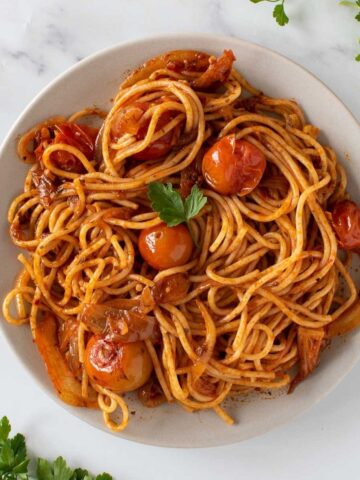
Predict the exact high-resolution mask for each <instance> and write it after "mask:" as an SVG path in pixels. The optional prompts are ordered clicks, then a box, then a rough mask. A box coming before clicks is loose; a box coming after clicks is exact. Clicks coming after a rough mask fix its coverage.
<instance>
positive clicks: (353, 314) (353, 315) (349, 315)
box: [327, 300, 360, 338]
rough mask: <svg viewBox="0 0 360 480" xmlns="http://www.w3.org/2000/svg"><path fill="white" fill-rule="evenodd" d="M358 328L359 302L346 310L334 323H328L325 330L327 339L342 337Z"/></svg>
mask: <svg viewBox="0 0 360 480" xmlns="http://www.w3.org/2000/svg"><path fill="white" fill-rule="evenodd" d="M359 326H360V300H358V301H357V302H356V303H354V305H352V306H351V307H350V308H348V309H347V310H346V311H345V312H344V313H343V314H342V315H340V317H339V318H338V319H337V320H335V322H333V323H330V325H329V326H328V328H327V336H328V337H329V338H333V337H336V336H338V335H344V334H345V333H348V332H350V331H351V330H353V329H354V328H357V327H359Z"/></svg>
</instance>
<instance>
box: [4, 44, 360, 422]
mask: <svg viewBox="0 0 360 480" xmlns="http://www.w3.org/2000/svg"><path fill="white" fill-rule="evenodd" d="M233 60H234V57H233V55H232V52H226V51H225V52H224V54H223V55H222V56H221V57H220V58H218V59H215V58H214V57H209V56H208V55H207V54H204V53H199V52H187V51H178V52H170V53H168V54H165V55H162V56H160V57H156V58H155V59H152V60H150V61H149V62H147V63H146V64H145V65H144V66H143V67H142V68H140V69H139V70H137V71H135V72H134V73H133V74H132V75H130V77H129V78H128V79H127V80H126V81H125V82H124V83H123V84H122V85H121V87H120V89H119V92H118V94H117V96H116V98H115V100H114V103H113V106H112V108H111V110H110V112H108V113H106V112H102V111H100V110H97V109H86V110H84V111H82V112H77V113H75V114H74V115H72V116H71V117H70V118H65V117H54V118H52V119H50V120H47V121H45V122H43V123H41V124H40V125H36V126H35V127H34V128H33V129H32V130H30V131H29V132H27V133H25V134H24V135H23V136H22V137H21V139H20V141H19V145H18V153H19V156H20V157H21V158H22V159H23V160H24V161H26V162H28V163H29V164H31V167H30V170H29V173H28V175H27V177H26V179H25V184H24V191H23V193H21V194H20V195H19V196H18V197H17V198H15V199H14V201H13V202H12V204H11V206H10V209H9V223H10V234H11V238H12V240H13V242H14V243H15V244H16V245H17V246H18V247H19V248H21V249H23V250H25V251H26V252H27V254H26V255H24V254H20V255H19V257H18V258H19V261H20V262H21V263H22V270H21V272H20V274H19V275H18V277H17V279H16V282H15V286H14V288H13V289H12V290H11V291H10V293H9V294H8V295H7V297H6V298H5V300H4V304H3V313H4V317H5V319H6V320H7V321H8V322H10V323H13V324H14V325H22V324H24V323H29V324H30V327H31V332H32V335H33V337H34V339H35V342H36V344H37V346H38V348H39V351H40V354H41V356H42V358H43V360H44V362H45V364H46V366H47V369H48V373H49V375H50V378H51V380H52V382H53V384H54V386H55V388H56V389H57V391H58V393H59V395H60V397H61V398H62V399H63V400H64V401H66V402H67V403H69V404H71V405H75V406H88V407H99V408H100V409H101V410H102V412H103V417H104V421H105V423H106V424H107V425H108V427H109V428H110V429H112V430H115V431H119V430H122V429H123V428H125V427H126V425H127V423H128V410H127V405H126V402H125V400H124V399H123V396H122V394H123V393H124V392H126V391H129V390H135V389H139V390H140V397H141V398H143V399H144V398H145V400H146V402H147V403H151V404H153V405H155V404H158V403H161V401H162V400H166V401H168V402H172V401H176V402H178V403H180V404H181V405H182V406H183V407H184V408H185V409H186V410H188V411H190V412H192V411H196V410H204V409H213V410H214V411H215V412H216V413H217V414H218V415H219V416H220V418H222V419H223V420H224V421H225V422H227V423H229V424H231V423H232V422H233V419H232V418H231V417H230V416H229V415H228V414H227V413H226V412H225V411H224V409H223V408H222V407H221V404H222V402H223V400H224V399H225V398H227V397H228V396H231V395H234V394H241V393H242V392H245V391H247V390H249V389H266V390H267V389H279V388H282V387H284V386H286V385H290V384H291V388H292V389H293V388H294V387H295V385H296V384H297V383H298V382H299V381H300V380H302V379H304V378H305V377H306V376H307V375H308V374H309V373H311V371H312V370H313V369H314V368H315V366H316V364H317V362H318V358H319V355H320V351H321V349H322V348H323V347H324V345H325V343H326V340H327V339H328V338H329V337H330V336H331V335H330V334H329V325H340V332H339V331H337V332H336V333H341V322H343V321H344V318H347V317H346V313H345V316H344V315H343V314H344V312H347V311H348V309H349V308H350V307H352V306H353V305H357V304H356V303H355V302H356V300H357V291H356V287H355V285H354V282H353V280H352V279H351V277H350V274H349V265H350V261H351V257H350V253H347V255H345V256H344V257H341V258H340V257H339V256H338V242H339V238H337V236H336V234H335V232H334V228H333V225H332V223H333V220H332V219H331V214H330V213H329V212H331V211H332V210H333V208H334V206H336V205H338V204H339V203H341V202H342V201H344V200H345V198H346V196H347V195H346V191H345V189H346V175H345V172H344V170H343V168H342V167H341V165H340V164H339V163H338V161H337V159H336V156H335V153H334V151H333V150H332V149H331V148H330V147H327V146H324V145H322V144H321V143H320V141H319V140H318V138H317V137H318V133H319V130H318V129H317V128H316V127H314V126H313V125H310V124H308V123H307V121H306V118H305V116H304V114H303V112H302V111H301V109H300V107H299V106H298V104H297V103H296V102H295V101H293V100H287V99H275V98H271V97H268V96H266V95H264V94H262V93H261V92H260V91H258V90H257V89H256V88H254V87H253V86H251V85H250V84H249V83H248V82H247V81H246V80H245V79H244V78H243V77H242V75H240V74H239V73H238V72H237V71H235V70H233V69H232V68H231V66H232V62H233ZM89 117H96V118H98V119H100V121H101V124H102V125H101V129H100V132H98V130H97V129H94V128H90V127H87V126H84V125H85V123H86V121H87V120H88V119H89ZM84 122H85V123H84ZM221 139H231V140H229V142H235V143H233V144H232V145H243V146H245V147H244V148H247V149H248V151H250V152H255V153H256V155H257V156H258V158H259V159H262V158H264V159H266V168H265V171H262V172H261V175H260V177H261V178H259V179H258V180H259V181H258V182H256V185H252V186H251V188H248V187H249V185H245V187H247V190H246V192H245V194H244V191H240V190H238V191H237V192H234V191H231V192H230V193H227V194H224V193H221V191H222V189H221V188H222V187H221V188H220V187H218V188H217V187H216V186H215V187H214V186H213V185H212V184H211V182H210V181H208V179H207V178H206V175H205V173H206V172H205V173H204V168H205V167H204V162H205V158H210V157H206V155H208V153H206V152H209V149H211V148H215V149H216V148H217V147H216V146H217V145H218V143H217V142H219V140H221ZM243 140H245V141H246V142H245V143H241V141H243ZM229 145H230V143H229ZM249 145H250V146H249ZM214 146H215V147H214ZM225 147H226V145H225ZM226 148H228V147H226ZM236 148H237V147H236ZM219 152H220V153H221V151H220V150H217V151H216V155H220V153H219ZM204 155H205V156H204ZM214 158H215V157H214ZM216 158H218V157H216ZM203 159H204V160H203ZM210 161H211V158H210ZM201 164H202V168H201ZM263 165H264V166H265V163H264V164H263ZM225 170H226V168H225ZM254 172H255V173H254V175H255V176H256V175H257V174H258V173H259V172H258V171H256V170H255V171H254ZM222 173H224V175H225V174H226V171H225V172H222ZM204 177H205V181H204ZM220 180H221V179H220ZM227 181H228V182H229V179H228V180H227ZM248 181H249V179H248ZM153 182H161V183H166V184H168V183H170V184H171V185H172V186H173V188H174V189H175V190H180V191H181V194H182V196H183V197H184V198H185V197H186V196H187V195H188V194H189V193H190V191H191V190H192V187H193V186H194V185H198V186H199V187H200V189H201V192H202V194H203V195H204V196H206V197H207V203H206V205H205V206H204V207H203V208H202V209H201V210H200V212H199V213H198V214H197V215H196V216H195V217H194V218H192V219H191V220H189V222H188V226H185V225H183V229H185V230H186V229H188V230H189V231H190V233H191V238H192V240H191V241H193V244H191V246H190V251H189V252H191V255H188V257H187V258H185V259H184V262H183V263H181V261H180V263H179V262H177V263H176V264H174V265H173V266H171V265H170V264H166V265H167V266H166V268H164V267H161V268H154V265H153V266H151V262H150V263H149V262H146V261H144V260H143V258H142V257H141V255H140V253H141V254H142V251H141V248H140V247H141V245H140V243H139V242H140V236H141V235H142V232H147V231H150V230H152V229H156V228H160V229H161V228H162V226H163V225H164V224H163V222H162V220H161V219H160V217H159V214H158V212H157V211H154V210H153V209H152V206H151V202H150V200H149V198H148V186H149V185H150V184H152V183H153ZM230 183H231V179H230ZM250 183H251V182H250ZM219 192H220V193H219ZM154 231H155V230H154ZM174 231H175V230H174ZM186 231H187V230H186ZM335 231H336V230H335ZM185 234H186V233H184V235H185ZM177 235H178V236H176V238H175V241H174V243H173V244H172V245H170V247H169V246H167V248H168V250H169V249H170V251H172V250H174V251H175V249H176V243H177V241H178V240H177V239H179V242H180V236H179V235H180V230H178V233H177ZM156 238H157V237H156ZM343 244H344V242H343ZM340 246H344V245H340ZM139 249H140V250H139ZM351 249H353V247H351V248H349V249H348V250H351ZM155 254H156V252H155ZM143 256H144V255H143ZM161 256H165V257H166V250H165V251H164V252H162V253H158V257H161ZM158 260H159V261H160V260H164V258H161V259H160V258H158ZM169 265H170V266H169ZM155 266H156V265H155ZM340 281H344V282H345V283H346V286H347V287H346V289H345V290H342V291H343V292H345V293H343V294H341V293H340V289H339V285H340ZM339 322H340V323H339ZM356 323H357V321H356V322H355V324H356ZM354 326H355V325H351V326H350V327H349V325H347V328H346V329H347V330H349V329H351V328H353V327H354ZM335 330H336V328H335ZM338 330H339V329H338ZM101 342H102V343H101ZM89 352H90V353H89ZM109 365H110V367H109ZM293 367H295V368H297V369H298V373H297V374H296V376H295V377H294V378H292V377H293V374H292V373H291V371H292V368H293ZM110 370H111V371H110ZM114 371H115V374H114ZM109 372H110V373H109ZM113 374H114V375H113ZM115 377H116V378H115ZM144 384H145V385H144ZM118 409H120V410H121V411H122V418H121V420H120V421H116V417H114V416H113V414H114V412H116V411H117V410H118Z"/></svg>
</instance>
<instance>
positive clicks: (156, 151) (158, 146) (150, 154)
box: [133, 111, 179, 160]
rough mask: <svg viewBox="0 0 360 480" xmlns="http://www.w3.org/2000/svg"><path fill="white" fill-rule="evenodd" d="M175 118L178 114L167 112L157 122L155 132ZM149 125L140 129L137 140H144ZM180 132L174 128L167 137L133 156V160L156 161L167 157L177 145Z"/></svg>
mask: <svg viewBox="0 0 360 480" xmlns="http://www.w3.org/2000/svg"><path fill="white" fill-rule="evenodd" d="M175 116H176V112H171V111H165V112H164V113H163V114H162V115H161V117H160V118H159V120H158V122H157V125H156V130H155V132H158V131H159V130H161V129H162V128H164V127H165V126H166V125H167V124H168V123H169V122H171V120H173V118H174V117H175ZM149 123H150V121H149V122H146V123H145V124H144V125H142V126H141V127H140V129H139V131H138V133H137V135H136V138H137V140H143V139H144V138H145V137H146V133H147V130H148V126H149ZM178 132H179V128H178V127H175V128H172V129H171V130H170V131H169V132H168V133H165V135H163V136H162V137H160V138H159V139H157V140H155V141H154V142H152V143H150V145H149V146H148V147H146V148H144V150H142V151H141V152H139V153H136V154H135V155H133V158H135V159H136V160H156V159H158V158H160V157H163V156H164V155H167V154H168V153H169V152H170V150H171V149H172V147H173V146H174V144H175V143H176V140H177V136H178Z"/></svg>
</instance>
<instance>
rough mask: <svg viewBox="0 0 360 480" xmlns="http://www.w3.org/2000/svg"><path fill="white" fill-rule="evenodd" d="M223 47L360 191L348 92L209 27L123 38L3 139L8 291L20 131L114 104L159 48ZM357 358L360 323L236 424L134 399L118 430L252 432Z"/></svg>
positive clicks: (204, 440)
mask: <svg viewBox="0 0 360 480" xmlns="http://www.w3.org/2000/svg"><path fill="white" fill-rule="evenodd" d="M224 48H226V49H229V48H231V49H232V50H233V51H234V53H235V55H236V57H237V62H236V67H237V68H238V69H239V70H241V72H242V73H243V74H244V75H245V76H246V78H247V79H248V80H250V82H251V83H252V84H254V85H256V86H257V87H259V88H260V89H261V90H263V91H264V92H266V94H268V95H272V96H274V97H283V98H284V97H285V98H286V97H288V98H295V99H296V100H297V101H298V102H299V103H300V104H301V105H302V107H303V108H304V109H305V112H306V114H307V117H308V120H309V122H311V123H313V124H315V125H317V126H319V127H320V128H321V130H322V132H323V139H324V140H326V141H328V142H329V143H330V144H331V145H332V146H333V147H334V148H335V150H336V151H337V153H338V155H339V158H340V159H341V160H342V161H343V163H344V164H345V167H346V168H347V171H348V173H349V179H350V192H351V193H352V195H353V197H354V198H355V199H356V197H359V196H358V194H357V188H356V185H360V168H359V167H360V165H359V164H358V163H357V162H356V160H357V159H358V162H360V158H359V138H360V126H359V124H358V123H357V121H356V120H355V118H354V117H353V116H352V115H351V113H350V112H349V111H348V110H347V109H346V108H345V106H344V105H343V104H342V103H341V101H340V100H339V99H338V98H337V97H336V96H335V95H334V94H333V93H332V92H331V91H330V90H329V89H328V88H327V87H325V86H324V85H323V84H322V83H321V82H320V81H319V80H317V79H316V78H315V77H313V76H312V75H311V74H310V73H309V72H307V71H306V70H304V69H303V68H301V67H300V66H298V65H296V64H295V63H293V62H291V61H290V60H288V59H286V58H284V57H282V56H280V55H278V54H277V53H274V52H272V51H270V50H267V49H266V48H263V47H260V46H257V45H254V44H250V43H247V42H244V41H242V40H237V39H235V38H226V37H216V36H212V35H202V34H201V35H186V36H182V35H176V36H163V37H157V38H151V39H145V40H140V41H136V42H132V43H128V44H122V45H119V46H116V47H114V48H111V49H108V50H105V51H102V52H100V53H98V54H96V55H93V56H91V57H89V58H88V59H86V60H83V61H82V62H80V63H78V64H77V65H76V66H74V67H73V68H71V69H70V70H68V71H67V72H66V73H64V74H63V75H61V76H60V77H59V78H58V79H56V80H55V81H54V82H52V83H51V84H50V85H49V86H48V87H47V88H45V90H43V91H42V92H41V93H40V94H39V95H38V96H37V97H36V98H35V99H34V100H33V102H32V103H31V104H30V105H29V106H28V108H26V110H25V111H24V113H23V114H22V115H21V116H20V118H19V119H18V121H17V122H16V123H15V125H14V126H13V128H12V129H11V131H10V133H9V135H8V136H7V138H6V140H5V142H4V144H3V146H2V149H1V153H0V158H1V163H2V167H3V168H2V172H3V173H2V175H1V177H0V192H1V193H0V195H1V201H0V222H1V274H0V296H1V298H3V297H4V295H5V293H6V292H7V290H8V289H9V288H10V287H11V284H12V282H13V279H14V277H15V275H16V273H17V271H18V269H19V263H18V262H17V260H16V257H17V254H18V253H19V252H18V250H17V249H16V248H15V247H14V246H13V245H12V243H11V242H10V239H9V237H8V225H7V221H6V214H7V209H8V206H9V203H10V200H11V199H12V198H13V197H14V196H15V195H17V194H18V193H19V192H20V191H21V190H22V185H23V180H24V177H25V172H26V171H27V168H28V167H27V166H26V165H23V164H22V163H21V162H20V161H19V160H18V158H17V156H16V151H15V145H16V139H17V136H18V135H19V134H20V133H22V132H24V131H25V130H27V129H28V128H29V127H31V126H33V125H34V124H36V123H37V122H39V121H41V120H43V119H45V118H47V117H51V116H53V115H57V114H64V115H68V114H70V113H72V112H74V111H76V110H79V109H81V108H83V107H86V106H91V105H93V104H96V105H97V106H100V107H104V108H107V107H109V105H110V103H109V100H110V98H112V97H113V96H114V93H115V92H116V90H117V87H118V84H119V83H120V81H121V80H122V79H123V78H124V76H125V75H126V74H127V73H128V72H129V70H131V69H133V68H134V67H136V66H138V65H140V64H141V63H143V62H144V61H145V60H146V59H148V58H150V57H152V56H154V55H157V54H159V53H161V52H164V51H166V50H174V49H197V50H204V51H207V52H211V53H214V54H219V53H221V51H222V50H223V49H224ZM356 156H357V157H356ZM357 200H360V198H358V199H357ZM0 323H1V328H2V332H3V335H5V337H6V338H7V340H8V342H9V345H10V346H11V347H12V348H13V349H14V350H15V352H16V353H17V355H18V358H19V360H20V361H21V363H22V365H23V366H24V367H25V368H26V369H27V370H28V372H29V374H30V375H31V376H32V377H33V378H34V380H35V381H36V382H38V383H39V384H40V385H41V387H42V388H43V390H44V392H46V393H47V394H48V395H49V396H50V397H52V398H53V399H54V400H56V401H58V403H59V404H61V405H62V406H64V408H66V409H67V410H68V411H69V412H71V413H72V414H74V415H76V416H78V417H80V418H81V419H82V420H84V421H86V422H88V423H90V424H91V425H93V426H95V427H97V428H101V429H105V427H104V425H103V422H102V416H101V414H100V413H99V412H96V411H89V410H87V409H76V408H70V407H67V406H66V405H64V404H63V403H62V402H60V401H59V400H58V399H57V397H56V395H55V393H54V391H53V389H52V386H51V384H50V382H49V380H48V378H47V375H46V372H45V368H44V365H43V364H42V362H41V360H40V359H39V356H38V353H37V351H36V348H35V346H34V345H33V343H32V341H31V336H30V332H29V330H28V328H26V327H20V328H15V327H12V326H9V325H7V324H5V322H3V321H2V322H0ZM359 357H360V331H357V332H355V333H354V334H352V335H351V336H349V337H348V339H347V341H346V342H344V341H339V342H337V343H334V345H332V347H331V349H330V350H328V351H326V352H325V353H324V354H323V355H322V359H321V364H320V367H319V368H318V369H317V370H316V372H315V373H314V374H313V375H312V376H311V377H310V378H309V379H308V380H306V381H305V382H304V383H302V384H301V385H300V386H299V387H298V388H297V389H296V391H295V393H294V394H292V395H282V396H280V397H278V398H275V399H273V400H271V401H269V400H267V401H265V400H264V399H263V398H255V399H253V400H252V401H245V402H240V401H238V402H235V403H229V404H228V405H227V408H228V410H229V411H230V413H231V414H233V415H234V417H235V419H236V421H237V423H236V424H235V426H232V427H229V426H227V425H225V424H224V423H222V421H221V420H220V419H219V418H218V417H217V415H216V414H214V413H213V412H201V413H196V414H192V415H190V414H188V413H186V412H185V411H184V410H182V409H181V408H180V407H178V406H175V405H164V406H162V407H160V408H157V409H146V408H143V407H142V406H141V405H140V404H138V403H136V401H135V400H134V403H133V404H132V405H131V406H130V410H135V411H136V413H135V415H131V418H130V420H131V421H130V424H129V427H128V428H127V430H126V431H125V432H123V433H122V434H121V436H122V437H124V438H127V439H129V440H134V441H137V442H141V443H147V444H152V445H159V446H167V447H205V446H215V445H224V444H230V443H235V442H239V441H241V440H246V439H248V438H250V437H254V436H256V435H260V434H262V433H264V432H267V431H269V430H271V429H273V428H274V427H276V426H278V425H280V424H284V423H285V422H288V421H289V420H290V419H292V418H294V417H295V416H296V415H298V414H299V413H301V412H304V411H305V410H306V409H308V408H309V407H311V406H312V405H314V404H315V403H316V402H318V401H319V400H320V399H321V398H323V397H324V396H325V395H327V394H328V393H329V392H330V391H331V390H332V389H333V388H334V387H335V386H336V385H337V384H338V383H339V381H340V380H341V379H342V378H343V377H344V376H345V375H346V374H347V373H348V372H349V371H350V370H351V368H352V367H353V365H354V364H355V363H356V362H357V360H358V359H359ZM117 435H118V434H117Z"/></svg>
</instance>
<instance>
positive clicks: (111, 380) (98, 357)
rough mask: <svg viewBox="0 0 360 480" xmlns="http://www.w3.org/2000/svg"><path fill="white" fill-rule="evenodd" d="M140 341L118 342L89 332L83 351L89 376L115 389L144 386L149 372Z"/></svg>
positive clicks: (149, 368)
mask: <svg viewBox="0 0 360 480" xmlns="http://www.w3.org/2000/svg"><path fill="white" fill-rule="evenodd" d="M152 368H153V365H152V361H151V358H150V355H149V353H148V351H147V349H146V347H145V344H144V342H134V343H126V344H120V343H115V342H111V341H108V340H106V339H104V338H103V337H101V336H98V335H93V336H92V337H91V338H90V340H89V341H88V343H87V346H86V350H85V369H86V372H87V374H88V375H89V377H90V379H91V380H92V381H93V382H95V383H97V384H98V385H101V386H103V387H105V388H109V389H110V390H114V391H116V392H130V391H132V390H136V389H137V388H139V387H141V386H142V385H144V383H146V382H147V381H148V380H149V377H150V375H151V372H152Z"/></svg>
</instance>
